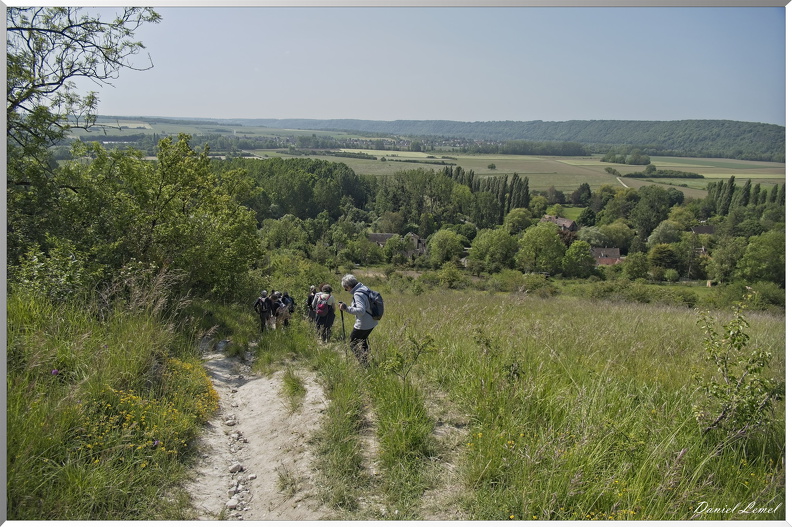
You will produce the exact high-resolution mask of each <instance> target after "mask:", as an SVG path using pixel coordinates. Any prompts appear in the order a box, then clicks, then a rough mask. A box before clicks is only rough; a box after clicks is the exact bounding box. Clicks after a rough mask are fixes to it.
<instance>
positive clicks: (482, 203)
mask: <svg viewBox="0 0 792 527" xmlns="http://www.w3.org/2000/svg"><path fill="white" fill-rule="evenodd" d="M474 196H475V203H474V213H473V215H472V219H473V223H475V224H476V225H478V226H479V227H481V228H492V227H494V226H496V225H498V220H499V216H500V204H499V203H498V200H497V198H496V197H495V194H493V193H492V192H476V193H475V194H474Z"/></svg>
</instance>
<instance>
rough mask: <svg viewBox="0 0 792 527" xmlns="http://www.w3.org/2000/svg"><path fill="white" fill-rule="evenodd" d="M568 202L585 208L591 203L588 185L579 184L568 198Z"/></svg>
mask: <svg viewBox="0 0 792 527" xmlns="http://www.w3.org/2000/svg"><path fill="white" fill-rule="evenodd" d="M569 199H570V201H571V202H572V203H573V204H575V205H583V206H584V207H587V206H588V205H589V203H591V187H590V186H589V184H588V183H581V184H580V186H579V187H578V188H577V189H576V190H574V191H573V192H572V194H570V196H569Z"/></svg>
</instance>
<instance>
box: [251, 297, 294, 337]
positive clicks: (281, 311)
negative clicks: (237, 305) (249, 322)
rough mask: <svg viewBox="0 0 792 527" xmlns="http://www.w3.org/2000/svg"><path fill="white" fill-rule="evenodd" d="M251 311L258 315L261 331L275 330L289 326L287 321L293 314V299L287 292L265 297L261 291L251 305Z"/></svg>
mask: <svg viewBox="0 0 792 527" xmlns="http://www.w3.org/2000/svg"><path fill="white" fill-rule="evenodd" d="M253 309H254V310H255V311H256V313H258V315H259V320H260V322H261V331H264V330H266V329H275V328H278V327H286V326H288V325H289V319H290V318H291V316H292V313H294V299H293V298H292V297H291V296H289V293H288V292H287V291H284V292H283V293H281V292H280V291H273V292H272V294H270V295H267V290H266V289H265V290H263V291H262V292H261V295H259V297H258V298H257V299H256V301H255V302H254V303H253Z"/></svg>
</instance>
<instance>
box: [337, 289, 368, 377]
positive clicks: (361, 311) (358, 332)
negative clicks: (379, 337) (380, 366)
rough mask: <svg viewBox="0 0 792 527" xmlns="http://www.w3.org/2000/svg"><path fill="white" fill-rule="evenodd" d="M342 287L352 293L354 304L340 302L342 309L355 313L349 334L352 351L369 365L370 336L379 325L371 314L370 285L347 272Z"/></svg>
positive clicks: (366, 365) (361, 361) (362, 362)
mask: <svg viewBox="0 0 792 527" xmlns="http://www.w3.org/2000/svg"><path fill="white" fill-rule="evenodd" d="M341 287H343V288H344V290H345V291H349V292H350V293H352V304H351V305H347V304H344V303H343V302H339V303H338V308H339V309H340V310H341V311H346V312H347V313H351V314H353V315H355V325H354V326H352V332H351V333H350V334H349V345H350V347H351V348H352V353H353V354H354V355H355V358H357V360H358V362H360V364H361V365H363V366H365V367H368V365H369V345H368V338H369V335H370V334H371V331H372V330H373V329H374V328H375V327H376V326H377V324H378V322H377V321H376V320H374V318H372V316H371V307H370V306H369V300H368V295H367V291H368V287H366V286H365V285H363V284H361V283H360V282H358V281H357V278H355V275H352V274H347V275H344V277H343V278H342V279H341Z"/></svg>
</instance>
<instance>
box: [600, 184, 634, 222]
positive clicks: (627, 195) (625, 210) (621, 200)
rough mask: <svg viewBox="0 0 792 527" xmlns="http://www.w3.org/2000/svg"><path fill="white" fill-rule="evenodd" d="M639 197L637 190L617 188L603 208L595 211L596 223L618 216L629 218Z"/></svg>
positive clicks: (617, 217)
mask: <svg viewBox="0 0 792 527" xmlns="http://www.w3.org/2000/svg"><path fill="white" fill-rule="evenodd" d="M600 190H602V189H600ZM606 195H607V194H606ZM640 199H641V197H640V195H639V194H638V191H636V190H635V189H634V188H621V189H619V190H617V191H616V192H615V193H614V194H613V197H611V198H610V199H609V200H608V202H607V203H606V204H605V206H604V208H603V209H602V210H601V211H600V212H599V213H597V223H598V224H608V223H613V222H614V221H616V220H618V219H620V218H629V217H630V214H631V212H632V210H633V209H634V208H635V207H636V205H637V204H638V202H639V200H640Z"/></svg>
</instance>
